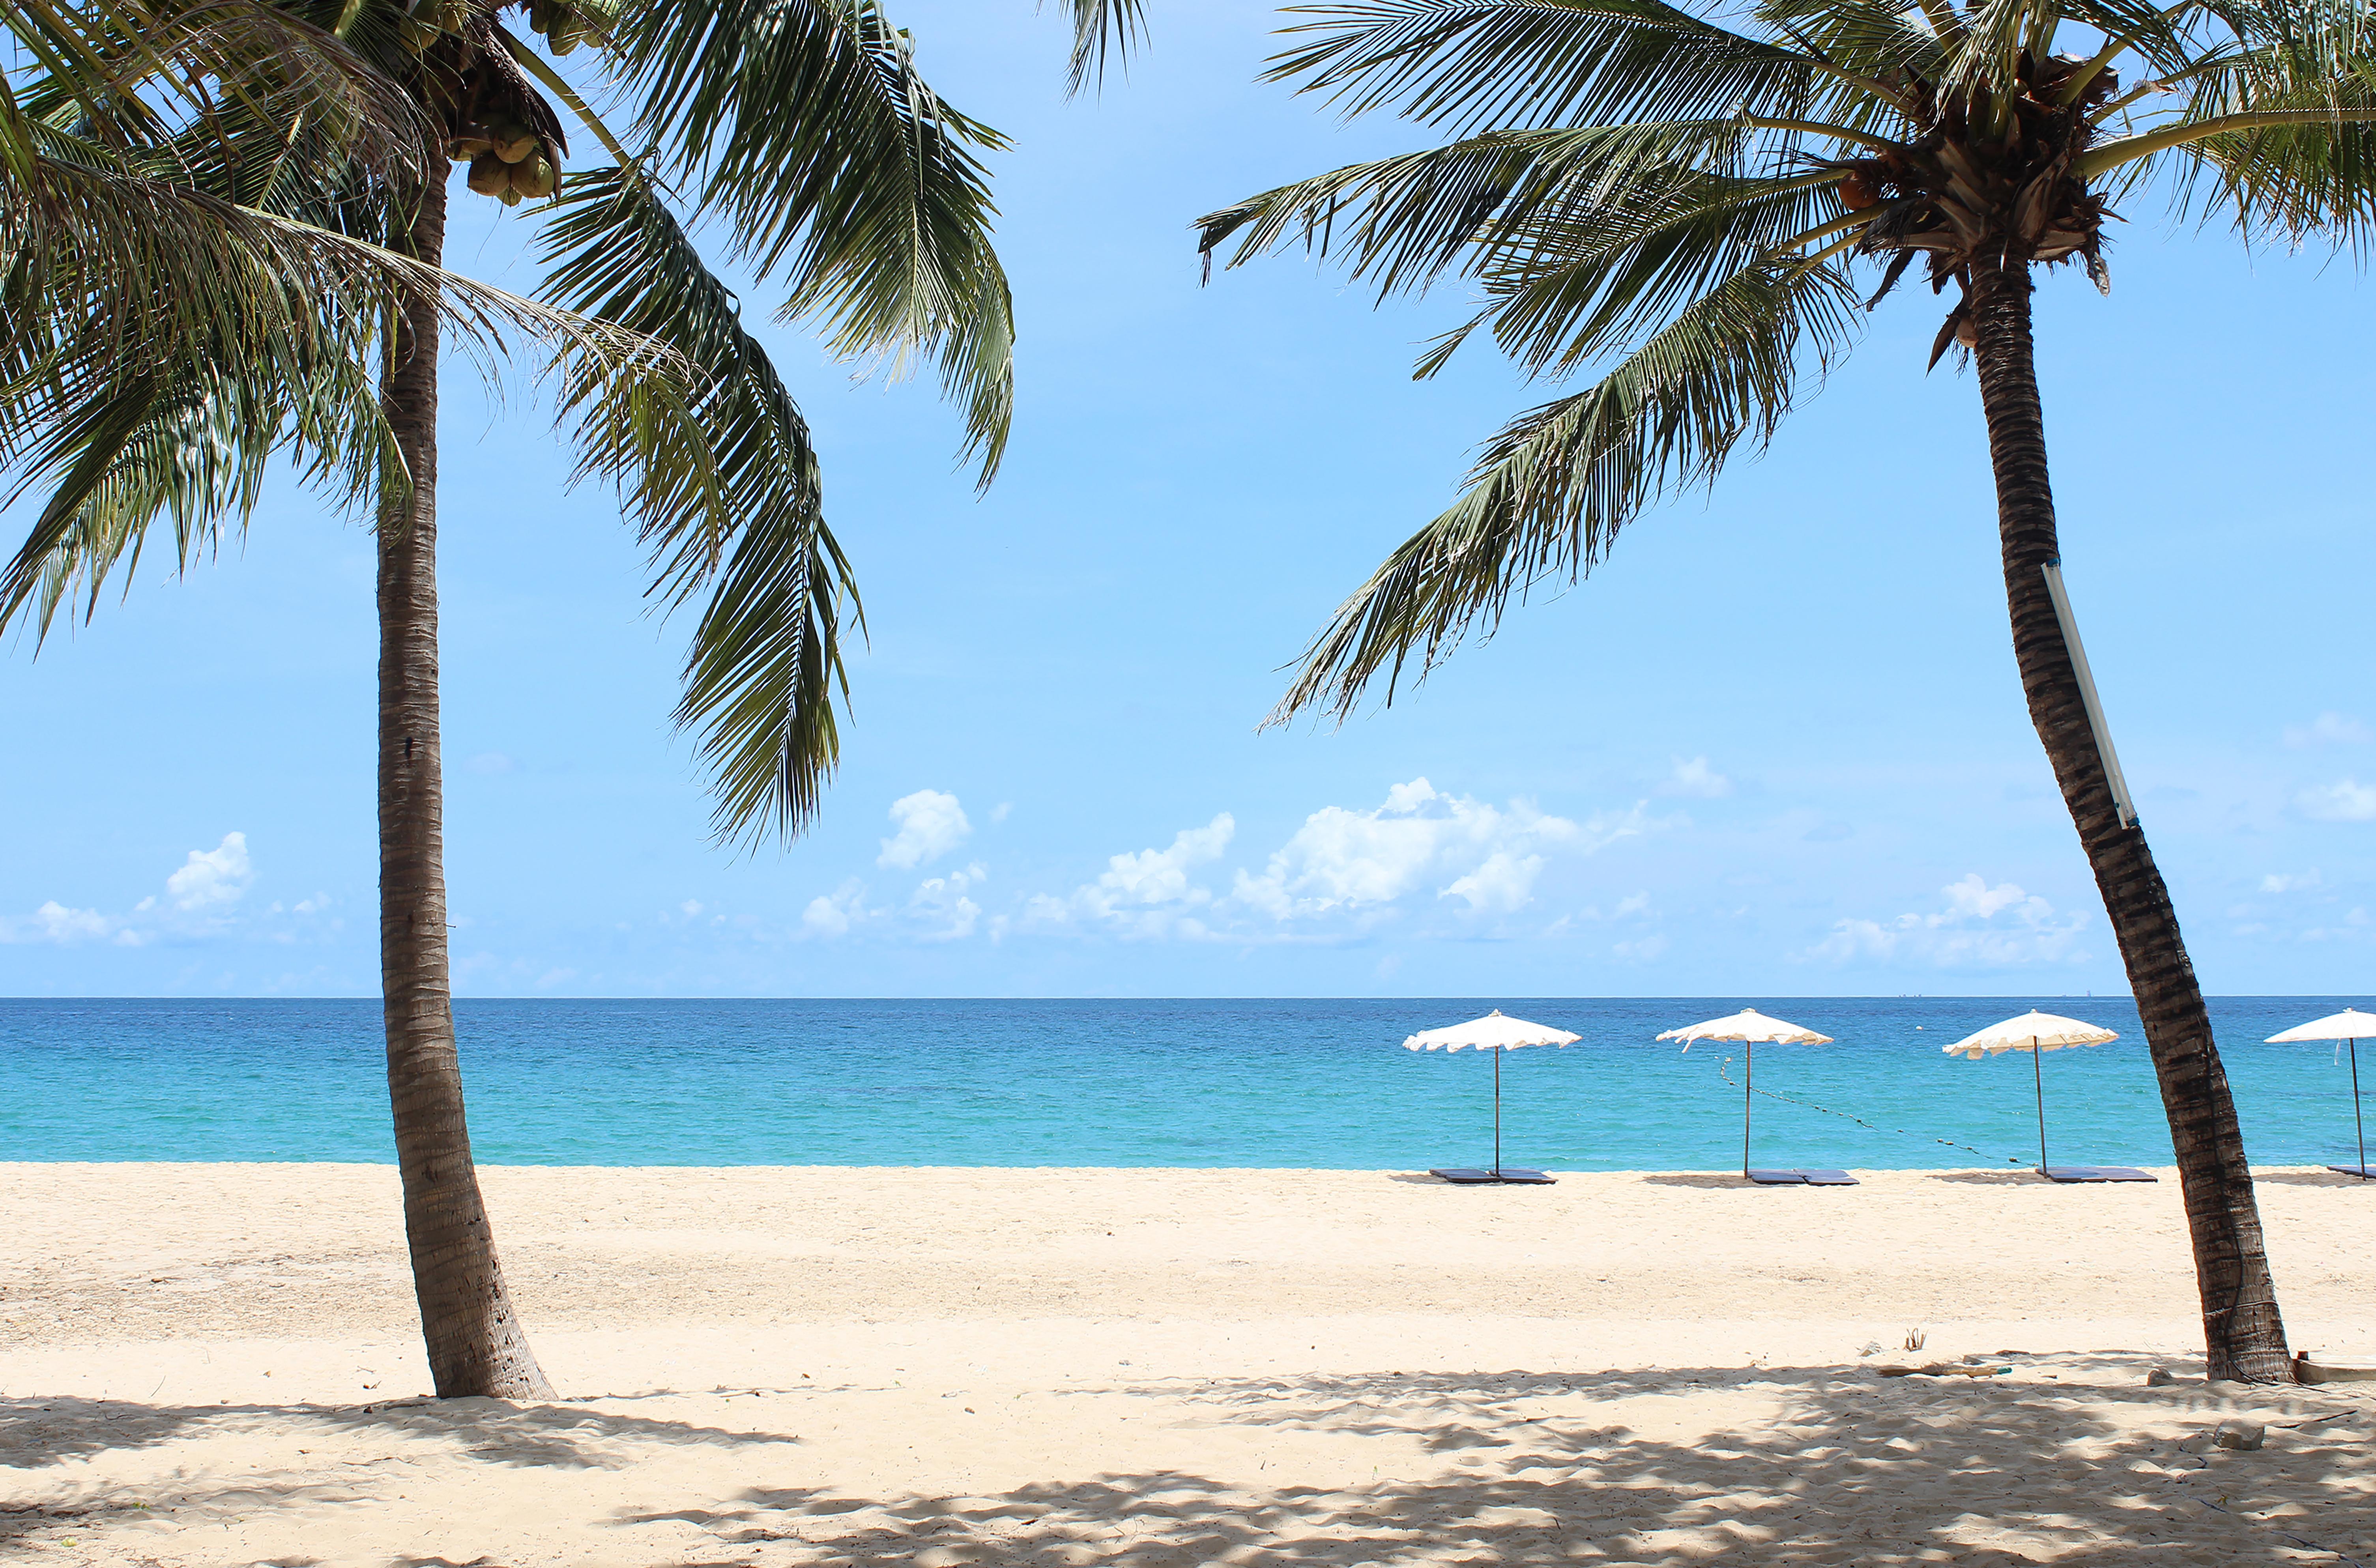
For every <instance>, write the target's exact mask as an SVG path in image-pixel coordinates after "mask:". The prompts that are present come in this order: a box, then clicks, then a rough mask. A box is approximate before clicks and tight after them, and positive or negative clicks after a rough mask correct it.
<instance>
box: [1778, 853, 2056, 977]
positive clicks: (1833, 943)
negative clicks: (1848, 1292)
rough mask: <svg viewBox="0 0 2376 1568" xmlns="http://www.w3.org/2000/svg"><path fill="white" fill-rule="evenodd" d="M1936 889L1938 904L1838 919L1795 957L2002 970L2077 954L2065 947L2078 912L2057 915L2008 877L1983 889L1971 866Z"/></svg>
mask: <svg viewBox="0 0 2376 1568" xmlns="http://www.w3.org/2000/svg"><path fill="white" fill-rule="evenodd" d="M1940 892H1941V893H1942V895H1944V896H1945V898H1946V901H1947V902H1946V908H1944V909H1936V910H1932V911H1931V912H1929V913H1927V914H1904V915H1900V916H1898V917H1897V918H1896V919H1895V920H1892V921H1862V920H1850V921H1840V922H1839V923H1838V924H1836V925H1835V926H1834V927H1833V928H1832V934H1831V935H1829V936H1828V937H1825V938H1824V940H1823V941H1822V942H1820V943H1818V944H1815V946H1813V947H1812V948H1811V949H1809V950H1808V951H1807V952H1806V953H1804V954H1802V955H1801V956H1802V957H1807V958H1818V959H1829V960H1830V961H1832V962H1834V963H1841V964H1845V963H1847V962H1849V961H1850V960H1852V959H1857V958H1868V959H1881V960H1883V961H1885V962H1892V963H1904V964H1911V965H1919V966H1929V967H1932V968H2012V967H2014V966H2018V965H2024V964H2037V963H2056V962H2061V961H2062V960H2065V959H2070V960H2077V959H2080V958H2084V957H2085V954H2082V953H2079V952H2076V951H2073V945H2072V944H2073V942H2074V940H2075V939H2076V938H2077V936H2078V933H2079V932H2081V931H2082V930H2084V929H2085V927H2086V924H2087V917H2086V916H2085V914H2084V913H2082V914H2074V915H2067V916H2066V915H2057V914H2056V913H2055V912H2054V906H2053V905H2051V904H2049V903H2048V902H2047V901H2046V900H2045V899H2043V898H2040V897H2037V896H2036V895H2035V894H2031V893H2025V892H2023V891H2022V890H2021V888H2020V887H2018V886H2016V885H2014V884H2013V883H2010V882H2001V883H1999V884H1997V885H1995V886H1993V887H1991V886H1990V885H1989V882H1988V879H1987V878H1986V877H1983V876H1981V875H1980V874H1979V873H1978V872H1973V873H1969V874H1967V875H1966V876H1965V877H1963V878H1962V879H1961V880H1960V881H1956V882H1953V883H1950V884H1949V885H1947V886H1945V887H1942V888H1941V889H1940Z"/></svg>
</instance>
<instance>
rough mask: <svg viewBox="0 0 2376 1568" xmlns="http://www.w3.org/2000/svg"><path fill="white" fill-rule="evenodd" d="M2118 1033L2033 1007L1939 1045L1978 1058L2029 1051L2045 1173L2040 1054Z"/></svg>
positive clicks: (2043, 1087)
mask: <svg viewBox="0 0 2376 1568" xmlns="http://www.w3.org/2000/svg"><path fill="white" fill-rule="evenodd" d="M2120 1038H2121V1037H2120V1036H2118V1035H2116V1034H2114V1033H2113V1032H2112V1031H2111V1030H2109V1029H2104V1028H2097V1027H2096V1026H2095V1025H2093V1024H2083V1023H2081V1022H2080V1021H2079V1020H2078V1019H2076V1018H2065V1017H2063V1016H2061V1015H2060V1014H2056V1013H2041V1012H2039V1011H2038V1010H2037V1008H2035V1007H2033V1008H2031V1009H2030V1010H2029V1011H2028V1012H2026V1013H2024V1014H2023V1015H2022V1016H2019V1017H2017V1018H2007V1019H2006V1020H2005V1021H2004V1022H2003V1023H2001V1024H1990V1026H1989V1027H1988V1028H1985V1029H1982V1030H1980V1031H1979V1032H1978V1033H1977V1034H1968V1035H1966V1036H1965V1037H1964V1038H1963V1039H1959V1040H1957V1041H1956V1042H1955V1043H1954V1044H1953V1045H1942V1046H1941V1047H1940V1048H1939V1049H1940V1050H1942V1051H1945V1052H1946V1053H1947V1054H1948V1055H1950V1056H1955V1055H1963V1056H1968V1057H1970V1058H1971V1059H1972V1060H1973V1061H1975V1062H1978V1061H1979V1060H1980V1059H1981V1058H1982V1057H1984V1056H2001V1055H2002V1054H2003V1053H2004V1052H2006V1051H2028V1052H2029V1068H2030V1076H2031V1077H2032V1078H2034V1079H2035V1080H2036V1081H2037V1173H2038V1174H2039V1175H2040V1176H2044V1175H2046V1174H2047V1166H2046V1071H2045V1069H2044V1068H2043V1067H2041V1066H2039V1065H2038V1059H2039V1057H2040V1055H2041V1054H2043V1053H2044V1052H2046V1051H2060V1050H2061V1049H2062V1048H2063V1047H2064V1046H2066V1045H2102V1044H2103V1043H2104V1042H2105V1041H2107V1040H2115V1039H2120Z"/></svg>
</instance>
